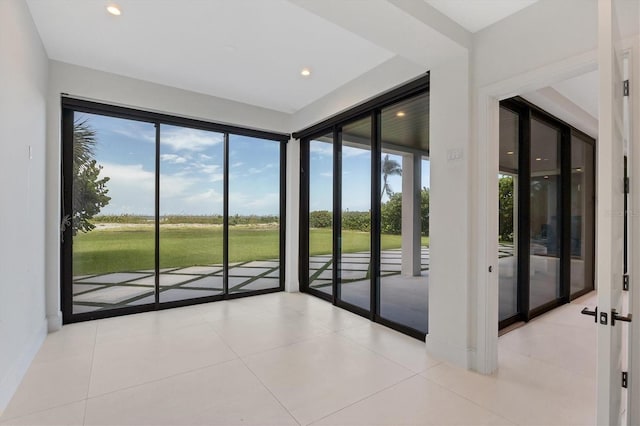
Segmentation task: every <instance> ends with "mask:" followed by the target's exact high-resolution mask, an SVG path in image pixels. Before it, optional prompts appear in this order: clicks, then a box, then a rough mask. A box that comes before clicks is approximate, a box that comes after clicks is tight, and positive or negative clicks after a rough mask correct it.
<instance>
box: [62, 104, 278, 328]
mask: <svg viewBox="0 0 640 426" xmlns="http://www.w3.org/2000/svg"><path fill="white" fill-rule="evenodd" d="M287 139H288V135H279V134H272V133H267V132H259V131H253V130H247V129H241V128H235V127H230V126H223V125H217V124H214V123H205V122H201V121H195V120H188V119H182V118H177V117H171V116H165V115H161V114H156V113H150V112H145V111H139V110H132V109H128V108H122V107H115V106H110V105H103V104H96V103H93V102H88V101H81V100H75V99H69V98H64V99H63V167H62V169H63V177H64V184H63V206H62V210H63V211H62V217H63V221H62V225H61V231H62V232H61V237H62V283H63V285H62V293H63V294H62V296H63V297H62V300H63V315H64V322H66V323H68V322H73V321H80V320H86V319H92V318H100V317H107V316H113V315H119V314H122V313H132V312H141V311H145V310H151V309H159V308H161V307H171V306H179V305H184V304H189V303H194V302H195V301H198V302H203V301H214V300H219V299H223V298H228V297H238V296H244V295H252V294H259V293H264V292H270V291H278V290H281V289H283V282H284V281H283V274H282V271H283V268H282V265H283V255H282V253H283V251H284V243H283V240H284V238H283V236H284V229H283V228H282V226H281V223H282V217H283V214H284V207H285V204H284V197H283V195H284V183H285V181H284V167H283V165H284V164H285V161H286V159H285V150H284V147H285V143H286V140H287Z"/></svg>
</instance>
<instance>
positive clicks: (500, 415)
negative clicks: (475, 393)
mask: <svg viewBox="0 0 640 426" xmlns="http://www.w3.org/2000/svg"><path fill="white" fill-rule="evenodd" d="M443 364H444V365H447V364H446V363H443ZM454 367H455V366H454ZM456 368H457V367H456ZM477 374H479V373H477ZM419 376H420V377H421V378H423V379H424V380H426V381H428V382H429V383H432V384H434V385H436V386H438V387H439V388H441V389H444V390H446V391H448V392H451V393H452V394H454V395H457V396H459V397H460V398H462V399H464V400H465V401H467V402H469V403H471V404H473V405H475V406H476V407H479V408H482V409H483V410H486V411H488V412H489V413H491V414H493V415H496V416H498V417H502V418H503V419H505V420H507V421H509V422H511V423H513V424H514V425H519V424H520V423H519V422H517V421H515V420H514V419H511V418H510V417H507V416H505V415H504V414H500V413H498V412H496V411H494V410H493V409H491V408H489V407H485V406H484V405H482V404H480V403H478V402H476V401H474V400H472V399H471V398H468V397H467V396H465V395H463V394H461V393H459V392H457V391H455V390H454V389H450V388H448V387H447V386H444V385H441V384H440V383H438V382H435V381H433V380H431V379H430V378H428V377H425V376H424V375H422V374H419Z"/></svg>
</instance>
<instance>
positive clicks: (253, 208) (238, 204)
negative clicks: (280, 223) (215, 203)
mask: <svg viewBox="0 0 640 426" xmlns="http://www.w3.org/2000/svg"><path fill="white" fill-rule="evenodd" d="M229 205H230V212H229V213H230V214H232V215H234V214H259V215H265V214H278V211H279V209H280V193H279V192H266V193H264V194H260V195H259V196H257V197H256V196H255V195H251V194H245V193H242V192H237V191H236V192H232V193H230V194H229Z"/></svg>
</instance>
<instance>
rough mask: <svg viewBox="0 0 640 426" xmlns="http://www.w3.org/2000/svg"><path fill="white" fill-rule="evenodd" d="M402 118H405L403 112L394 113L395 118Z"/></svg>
mask: <svg viewBox="0 0 640 426" xmlns="http://www.w3.org/2000/svg"><path fill="white" fill-rule="evenodd" d="M404 116H405V113H404V111H398V112H396V117H404Z"/></svg>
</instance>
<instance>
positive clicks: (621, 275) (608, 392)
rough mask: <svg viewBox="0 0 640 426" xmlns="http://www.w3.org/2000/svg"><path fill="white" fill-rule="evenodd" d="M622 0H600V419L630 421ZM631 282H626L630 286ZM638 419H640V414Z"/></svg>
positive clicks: (625, 63)
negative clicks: (620, 25) (628, 413)
mask: <svg viewBox="0 0 640 426" xmlns="http://www.w3.org/2000/svg"><path fill="white" fill-rule="evenodd" d="M620 3H621V2H620V1H619V0H607V1H604V0H603V1H599V2H598V64H599V73H600V90H599V102H600V109H599V115H600V117H599V140H600V143H599V144H598V194H599V199H598V247H597V259H598V269H597V282H598V305H597V309H595V310H594V315H595V326H596V327H597V330H598V331H597V342H598V343H597V345H598V347H597V359H598V363H597V423H598V424H609V425H620V424H626V423H627V411H628V408H629V406H630V405H634V404H635V403H636V402H637V398H638V397H637V396H634V399H635V401H634V403H632V402H631V400H632V398H631V397H630V395H627V390H626V387H627V386H626V383H625V380H624V379H625V378H624V377H623V371H624V372H625V373H626V372H627V371H628V367H629V366H628V361H629V360H628V359H627V358H628V357H627V355H628V353H627V348H628V342H629V333H630V327H629V324H628V321H630V320H631V315H630V307H631V306H630V305H629V303H628V299H629V297H628V293H627V292H626V291H625V287H626V284H625V282H628V278H627V275H626V272H627V271H626V270H625V255H626V254H627V250H626V234H625V228H626V226H625V222H626V218H627V212H626V209H625V207H626V196H625V192H626V191H625V187H626V186H627V185H626V184H625V180H626V176H625V171H626V170H627V167H625V166H626V161H625V154H626V153H625V151H626V147H625V142H624V140H625V137H628V135H629V133H628V129H629V127H630V124H631V123H630V119H631V116H630V115H629V114H625V99H624V97H625V93H624V90H625V89H624V81H625V74H626V75H628V74H629V73H628V70H627V69H625V68H626V66H628V59H629V57H628V59H627V61H625V56H626V55H628V52H625V51H624V50H623V49H622V47H621V45H620V43H621V42H620V38H619V37H620V36H619V34H620V30H619V26H618V15H617V9H618V10H619V7H620V6H621V4H620ZM628 289H629V288H626V290H628ZM636 421H637V419H636Z"/></svg>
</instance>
